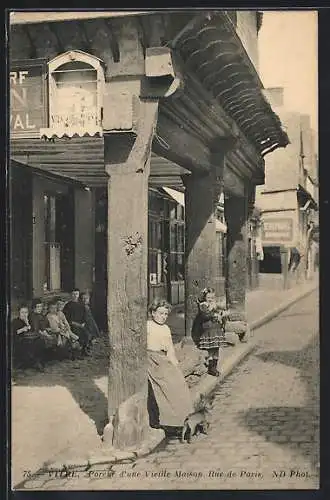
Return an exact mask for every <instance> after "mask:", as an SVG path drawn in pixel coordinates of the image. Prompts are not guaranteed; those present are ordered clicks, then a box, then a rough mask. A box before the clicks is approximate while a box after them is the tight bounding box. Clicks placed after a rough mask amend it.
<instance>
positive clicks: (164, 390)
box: [147, 300, 193, 430]
mask: <svg viewBox="0 0 330 500" xmlns="http://www.w3.org/2000/svg"><path fill="white" fill-rule="evenodd" d="M170 308H171V306H170V305H169V304H168V303H167V302H166V301H165V300H155V301H154V302H153V303H152V304H151V305H150V306H149V315H150V318H149V320H148V323H147V348H148V361H149V366H148V377H149V389H150V390H151V391H152V393H153V394H152V397H153V399H154V402H155V403H156V405H157V411H156V413H157V414H158V415H157V416H158V422H157V424H158V425H160V426H161V427H164V428H181V427H182V426H183V422H184V420H185V418H186V417H187V415H189V413H191V412H193V405H192V401H191V395H190V390H189V388H188V386H187V383H186V381H185V378H184V376H183V373H182V372H181V370H180V368H179V363H178V360H177V357H176V354H175V350H174V346H173V341H172V336H171V330H170V328H169V327H168V326H167V325H166V324H165V323H166V321H167V318H168V315H169V312H170ZM151 399H152V398H151ZM149 410H150V395H149ZM178 430H179V429H178Z"/></svg>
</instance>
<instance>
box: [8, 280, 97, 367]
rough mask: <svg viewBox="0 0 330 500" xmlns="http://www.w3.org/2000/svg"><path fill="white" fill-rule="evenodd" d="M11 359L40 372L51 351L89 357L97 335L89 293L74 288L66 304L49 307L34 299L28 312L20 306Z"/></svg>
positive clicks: (14, 324) (14, 323)
mask: <svg viewBox="0 0 330 500" xmlns="http://www.w3.org/2000/svg"><path fill="white" fill-rule="evenodd" d="M12 334H13V351H14V352H13V354H14V360H15V361H16V362H18V363H21V364H23V365H26V364H28V365H31V364H32V365H33V366H35V367H36V368H37V369H42V368H43V366H44V362H45V360H46V359H47V353H49V352H50V351H52V352H54V351H59V352H61V353H63V352H66V353H68V354H69V355H70V356H71V359H75V358H76V357H82V356H87V355H89V354H91V346H92V343H93V341H95V339H96V338H97V337H99V336H100V331H99V328H98V326H97V324H96V322H95V320H94V317H93V314H92V311H91V308H90V294H89V292H84V293H82V294H81V293H80V291H79V289H77V288H76V289H74V290H73V291H72V293H71V300H69V301H68V302H66V303H65V301H64V300H63V299H62V298H55V299H53V300H51V301H50V302H49V303H48V304H46V303H44V302H43V301H42V300H41V299H39V298H36V299H34V300H33V301H32V305H31V311H30V310H29V307H28V305H27V304H21V305H20V306H19V311H18V316H17V317H16V318H15V319H14V320H13V321H12Z"/></svg>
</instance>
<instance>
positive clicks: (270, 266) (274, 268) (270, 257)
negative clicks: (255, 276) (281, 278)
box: [260, 246, 282, 274]
mask: <svg viewBox="0 0 330 500" xmlns="http://www.w3.org/2000/svg"><path fill="white" fill-rule="evenodd" d="M263 251H264V260H262V261H261V262H260V272H261V273H275V274H281V272H282V265H281V252H280V247H279V246H273V247H264V248H263Z"/></svg>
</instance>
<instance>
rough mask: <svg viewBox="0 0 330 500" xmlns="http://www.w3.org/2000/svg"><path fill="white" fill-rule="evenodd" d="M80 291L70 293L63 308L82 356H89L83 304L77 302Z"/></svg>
mask: <svg viewBox="0 0 330 500" xmlns="http://www.w3.org/2000/svg"><path fill="white" fill-rule="evenodd" d="M79 296H80V290H79V289H78V288H75V289H74V290H72V293H71V300H69V302H67V303H66V304H65V306H64V308H63V313H64V315H65V317H66V319H67V320H68V323H69V325H70V328H71V331H72V332H73V333H74V334H76V335H78V337H79V343H80V345H81V348H82V351H81V354H82V355H87V354H89V352H90V351H89V344H90V336H89V333H88V330H87V328H86V311H85V306H84V304H83V303H82V302H81V301H80V300H79Z"/></svg>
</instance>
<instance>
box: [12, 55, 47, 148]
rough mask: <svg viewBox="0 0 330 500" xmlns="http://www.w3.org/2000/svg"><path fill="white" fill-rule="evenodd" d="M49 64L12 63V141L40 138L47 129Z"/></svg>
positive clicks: (35, 62) (33, 61)
mask: <svg viewBox="0 0 330 500" xmlns="http://www.w3.org/2000/svg"><path fill="white" fill-rule="evenodd" d="M45 75H46V61H45V60H43V59H35V60H33V59H31V60H27V61H24V60H21V61H18V60H16V61H12V63H11V65H10V72H9V109H10V118H9V124H10V138H11V139H15V138H30V137H39V132H40V129H41V128H42V127H46V126H47V109H46V79H45Z"/></svg>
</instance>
